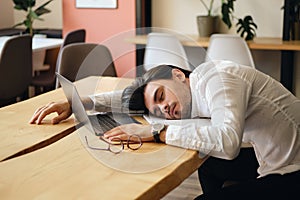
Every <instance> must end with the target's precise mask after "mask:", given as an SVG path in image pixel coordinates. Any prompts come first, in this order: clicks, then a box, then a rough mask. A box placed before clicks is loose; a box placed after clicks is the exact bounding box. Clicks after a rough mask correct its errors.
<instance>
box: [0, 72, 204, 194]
mask: <svg viewBox="0 0 300 200" xmlns="http://www.w3.org/2000/svg"><path fill="white" fill-rule="evenodd" d="M131 82H132V79H124V78H113V77H102V78H100V79H99V78H98V77H89V78H86V79H83V80H80V81H78V82H77V83H76V85H77V88H78V91H79V93H80V94H81V95H87V94H91V93H93V92H101V91H103V92H106V91H112V90H120V89H123V88H124V87H126V86H127V85H129V84H130V83H131ZM64 98H65V97H64V95H63V92H62V89H57V90H54V91H51V92H49V93H45V94H43V95H40V96H37V97H34V98H32V99H29V100H26V101H23V102H20V103H17V104H13V105H10V106H7V107H4V108H1V109H0V123H1V126H0V127H1V130H0V152H1V154H0V155H1V158H0V160H3V158H8V157H10V156H11V155H13V156H17V155H16V153H20V152H21V151H22V150H23V152H22V153H27V154H25V155H21V156H18V157H14V158H11V159H8V160H5V161H2V162H0V177H1V184H0V196H1V197H2V198H3V199H34V198H43V199H76V198H82V199H117V198H118V199H159V198H161V197H163V196H164V195H165V194H167V193H168V192H169V191H171V190H172V189H174V188H175V187H176V186H178V185H179V184H180V183H181V182H182V181H184V179H185V178H187V177H188V176H189V175H190V174H192V173H193V172H194V171H195V170H196V169H197V168H198V167H199V166H200V165H201V163H202V162H203V161H204V160H202V159H200V158H199V156H198V153H197V152H196V151H191V150H182V149H180V148H176V147H172V146H168V145H165V144H156V143H145V144H143V146H142V148H141V149H139V150H138V152H137V153H140V154H143V153H144V154H145V155H148V154H149V151H154V152H155V151H158V150H160V149H166V150H171V151H172V152H173V150H174V151H178V150H179V149H180V150H181V151H182V152H183V153H182V154H180V156H179V157H178V158H177V159H174V161H173V162H172V163H170V164H168V165H166V166H162V168H159V169H154V170H153V171H149V172H147V173H128V172H122V171H119V170H115V169H112V168H110V167H107V166H106V165H104V164H102V163H100V162H99V161H98V160H96V159H95V158H94V157H92V156H91V155H90V154H89V153H88V151H87V150H86V149H85V147H84V145H83V144H82V143H81V141H80V139H79V137H78V134H79V131H81V130H82V129H85V127H82V128H80V129H78V130H76V131H75V132H72V131H70V129H71V128H72V127H74V125H75V123H74V120H73V118H72V117H71V118H70V119H69V120H66V121H64V122H62V123H60V124H57V125H50V121H49V120H50V117H47V118H46V119H45V121H44V122H43V124H42V125H30V124H28V120H29V119H30V117H31V115H32V114H33V112H34V110H35V109H36V108H37V107H39V106H41V105H44V104H46V103H48V102H49V101H58V100H62V99H64ZM52 117H53V116H52ZM85 131H86V130H85ZM63 132H64V133H63ZM50 140H52V141H50ZM54 140H56V141H54ZM42 143H44V144H45V145H43V146H41V145H40V146H38V144H42ZM32 146H36V148H35V149H32ZM26 149H27V150H28V151H29V150H31V151H33V152H30V153H28V152H24V150H26ZM34 150H35V151H34ZM127 151H128V150H127ZM107 153H110V152H107ZM128 153H130V152H128ZM134 154H136V152H134ZM134 154H133V155H134ZM109 155H112V156H113V155H114V154H109ZM125 155H128V154H125V153H123V152H122V153H121V154H119V155H114V156H119V157H120V156H125ZM13 156H12V157H13ZM126 158H127V157H126ZM164 159H166V157H165V156H161V157H157V156H156V157H155V159H151V161H150V162H154V163H161V162H163V161H164ZM126 161H128V162H129V163H132V164H134V163H135V162H138V161H139V160H138V159H133V160H126ZM147 166H148V165H147ZM199 192H200V191H199Z"/></svg>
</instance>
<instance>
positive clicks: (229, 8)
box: [222, 0, 235, 28]
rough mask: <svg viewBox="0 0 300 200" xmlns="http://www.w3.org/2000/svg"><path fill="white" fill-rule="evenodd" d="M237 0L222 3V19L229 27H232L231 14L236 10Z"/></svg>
mask: <svg viewBox="0 0 300 200" xmlns="http://www.w3.org/2000/svg"><path fill="white" fill-rule="evenodd" d="M234 1H235V0H227V3H226V2H225V1H224V2H223V3H222V21H223V22H224V23H225V24H226V25H227V27H228V28H231V26H232V22H231V18H232V17H231V15H232V13H233V11H234V5H233V2H234Z"/></svg>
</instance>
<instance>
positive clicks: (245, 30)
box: [236, 15, 257, 40]
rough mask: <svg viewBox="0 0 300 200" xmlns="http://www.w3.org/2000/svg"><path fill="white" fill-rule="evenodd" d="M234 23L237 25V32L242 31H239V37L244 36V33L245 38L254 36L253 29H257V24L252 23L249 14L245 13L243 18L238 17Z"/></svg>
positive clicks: (249, 38) (250, 38)
mask: <svg viewBox="0 0 300 200" xmlns="http://www.w3.org/2000/svg"><path fill="white" fill-rule="evenodd" d="M236 25H237V27H238V29H237V33H239V32H241V31H242V32H241V33H240V36H241V37H244V35H245V34H246V38H245V39H246V40H252V39H253V38H254V37H255V35H256V33H255V29H257V25H256V24H255V23H254V21H253V19H252V17H251V16H249V15H247V16H246V17H245V18H244V19H239V20H238V23H237V24H236Z"/></svg>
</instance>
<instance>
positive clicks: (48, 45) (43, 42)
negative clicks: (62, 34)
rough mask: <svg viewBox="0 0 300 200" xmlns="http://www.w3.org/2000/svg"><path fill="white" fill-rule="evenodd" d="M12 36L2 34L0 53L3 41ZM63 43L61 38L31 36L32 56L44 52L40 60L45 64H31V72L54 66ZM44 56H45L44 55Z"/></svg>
mask: <svg viewBox="0 0 300 200" xmlns="http://www.w3.org/2000/svg"><path fill="white" fill-rule="evenodd" d="M11 37H13V36H2V37H0V53H1V52H2V49H3V47H4V44H5V42H6V41H7V40H8V39H9V38H11ZM62 43H63V39H59V38H38V37H37V38H36V37H33V38H32V53H33V59H35V58H34V56H38V55H39V54H41V52H45V53H44V55H43V58H42V62H45V65H43V63H42V64H40V65H37V66H36V65H33V69H32V70H33V74H34V72H35V71H41V70H49V68H50V67H56V59H57V55H58V52H59V49H60V47H61V45H62ZM45 56H46V57H45Z"/></svg>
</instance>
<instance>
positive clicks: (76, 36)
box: [31, 29, 86, 95]
mask: <svg viewBox="0 0 300 200" xmlns="http://www.w3.org/2000/svg"><path fill="white" fill-rule="evenodd" d="M85 36H86V31H85V29H78V30H74V31H71V32H69V33H67V34H66V36H65V38H64V42H63V44H62V46H61V50H62V49H63V48H64V47H65V46H67V45H69V44H73V43H78V42H85ZM61 50H60V51H61ZM48 52H49V51H48ZM48 52H47V54H48ZM55 53H56V52H53V51H52V55H49V54H48V55H47V56H48V57H46V59H45V60H46V62H47V60H49V62H51V59H53V57H57V54H56V55H53V54H55ZM50 65H51V64H50ZM56 65H57V64H52V66H50V69H49V70H47V71H41V72H40V73H39V74H38V75H36V76H34V77H33V79H32V82H31V86H33V87H34V88H35V89H34V90H35V95H38V94H41V93H43V92H47V91H50V90H53V89H55V85H56V76H55V72H56V71H57V66H56Z"/></svg>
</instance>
